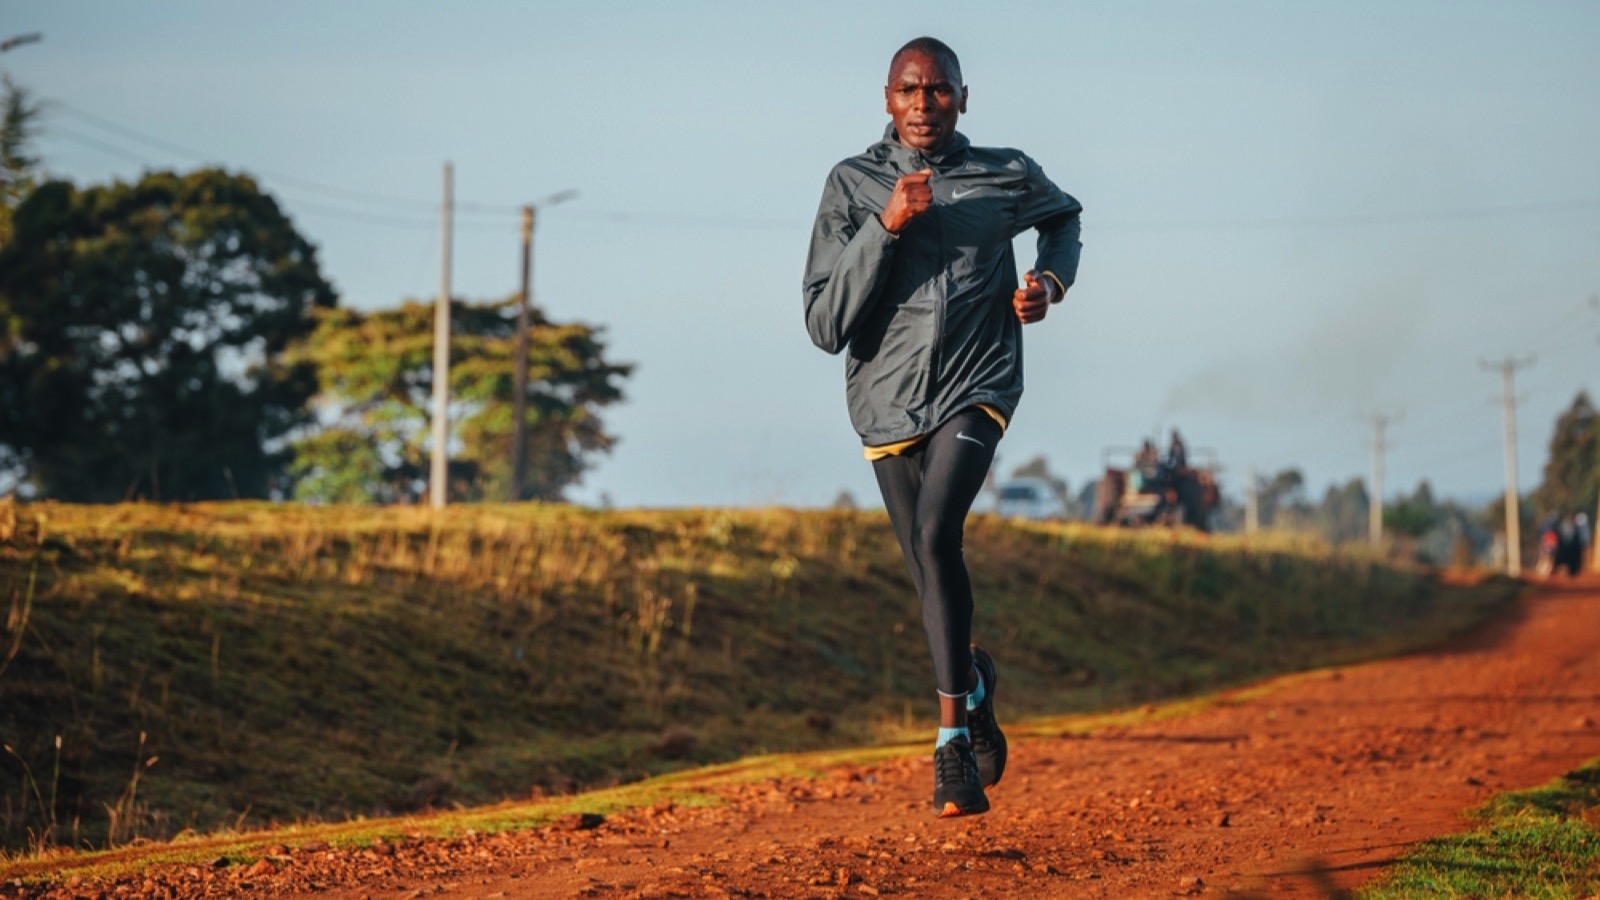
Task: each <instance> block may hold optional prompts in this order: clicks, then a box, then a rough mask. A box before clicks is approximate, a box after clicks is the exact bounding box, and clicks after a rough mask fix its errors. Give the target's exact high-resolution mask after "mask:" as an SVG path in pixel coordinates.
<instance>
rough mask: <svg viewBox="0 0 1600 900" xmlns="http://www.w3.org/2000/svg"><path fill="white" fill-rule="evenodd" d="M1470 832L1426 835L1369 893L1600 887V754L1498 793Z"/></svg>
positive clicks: (1488, 893)
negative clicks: (1547, 778)
mask: <svg viewBox="0 0 1600 900" xmlns="http://www.w3.org/2000/svg"><path fill="white" fill-rule="evenodd" d="M1476 815H1477V818H1478V819H1479V820H1481V824H1480V826H1479V827H1478V828H1477V829H1475V830H1473V831H1471V832H1469V833H1466V834H1460V835H1452V836H1450V837H1443V838H1436V839H1433V840H1429V841H1425V842H1423V843H1422V844H1420V845H1418V846H1417V847H1416V849H1414V850H1413V851H1411V852H1410V853H1408V854H1407V855H1406V857H1405V859H1404V860H1403V861H1402V862H1400V863H1399V864H1398V865H1396V866H1395V867H1394V868H1393V869H1391V870H1390V871H1389V872H1388V873H1387V874H1385V875H1384V876H1383V877H1382V878H1381V879H1379V880H1378V882H1377V883H1375V884H1373V885H1371V886H1369V887H1368V888H1367V889H1365V890H1363V891H1362V892H1361V893H1360V896H1361V897H1363V898H1366V900H1389V898H1395V900H1399V898H1410V897H1462V898H1466V897H1471V898H1490V897H1506V898H1512V897H1516V898H1551V900H1555V898H1582V897H1592V896H1594V895H1596V894H1597V893H1600V829H1597V828H1596V824H1600V760H1596V761H1592V762H1590V763H1588V764H1586V765H1584V766H1582V767H1580V768H1578V769H1576V770H1574V771H1572V772H1569V773H1568V774H1567V775H1565V776H1564V777H1562V778H1559V779H1557V780H1555V781H1553V782H1551V783H1550V784H1547V785H1545V786H1543V787H1539V788H1534V789H1532V790H1528V791H1517V792H1514V793H1508V794H1502V795H1499V796H1497V797H1495V798H1494V799H1493V800H1491V801H1490V802H1489V803H1487V804H1486V805H1485V806H1484V807H1483V808H1482V809H1480V810H1479V811H1478V812H1477V814H1476Z"/></svg>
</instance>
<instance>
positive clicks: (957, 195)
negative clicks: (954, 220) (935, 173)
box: [950, 188, 978, 200]
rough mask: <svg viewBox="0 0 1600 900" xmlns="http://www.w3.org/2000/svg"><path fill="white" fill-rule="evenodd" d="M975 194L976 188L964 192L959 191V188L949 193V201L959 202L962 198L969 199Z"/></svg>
mask: <svg viewBox="0 0 1600 900" xmlns="http://www.w3.org/2000/svg"><path fill="white" fill-rule="evenodd" d="M977 192H978V189H977V188H967V189H966V190H964V191H963V190H961V189H960V188H956V189H955V190H953V191H951V192H950V199H951V200H960V199H961V198H962V197H970V196H972V195H973V194H976V193H977Z"/></svg>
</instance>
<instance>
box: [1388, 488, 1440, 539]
mask: <svg viewBox="0 0 1600 900" xmlns="http://www.w3.org/2000/svg"><path fill="white" fill-rule="evenodd" d="M1442 520H1443V509H1442V508H1441V507H1440V506H1439V504H1438V503H1437V502H1435V500H1434V499H1433V485H1431V484H1429V483H1428V482H1427V480H1426V479H1424V480H1423V481H1422V482H1421V483H1419V484H1418V485H1417V489H1416V491H1415V492H1413V493H1412V494H1411V496H1409V497H1408V496H1405V495H1403V494H1402V495H1401V496H1399V497H1396V498H1395V500H1394V502H1393V503H1387V504H1384V507H1383V527H1384V529H1385V530H1387V531H1392V532H1394V533H1396V534H1402V535H1405V536H1406V537H1412V538H1416V537H1421V536H1422V535H1424V534H1426V533H1427V532H1428V530H1429V529H1431V528H1433V527H1434V526H1435V525H1438V524H1439V523H1440V522H1441V521H1442Z"/></svg>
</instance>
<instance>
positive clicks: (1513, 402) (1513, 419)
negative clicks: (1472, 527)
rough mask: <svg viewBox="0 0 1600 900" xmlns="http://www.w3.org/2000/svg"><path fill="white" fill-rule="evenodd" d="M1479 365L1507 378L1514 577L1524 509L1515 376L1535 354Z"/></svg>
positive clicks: (1509, 565)
mask: <svg viewBox="0 0 1600 900" xmlns="http://www.w3.org/2000/svg"><path fill="white" fill-rule="evenodd" d="M1478 365H1480V366H1482V367H1483V369H1484V370H1485V371H1489V372H1493V371H1494V370H1496V369H1499V370H1500V374H1501V376H1502V377H1503V378H1504V379H1505V391H1504V393H1503V394H1502V397H1501V401H1500V403H1501V407H1502V409H1503V410H1504V411H1505V421H1506V574H1507V575H1511V576H1513V577H1515V576H1517V575H1521V574H1522V510H1521V509H1520V499H1519V496H1518V493H1517V392H1516V388H1515V387H1514V386H1513V381H1512V376H1513V375H1514V374H1515V373H1516V371H1517V370H1518V369H1523V368H1527V367H1528V366H1531V365H1533V357H1531V356H1530V357H1528V358H1526V359H1520V360H1518V359H1512V358H1511V357H1509V356H1508V357H1506V358H1505V360H1504V361H1502V362H1498V363H1491V362H1488V361H1480V362H1479V363H1478Z"/></svg>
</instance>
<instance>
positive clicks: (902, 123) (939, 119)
mask: <svg viewBox="0 0 1600 900" xmlns="http://www.w3.org/2000/svg"><path fill="white" fill-rule="evenodd" d="M883 102H884V110H885V111H886V112H888V113H889V117H890V118H891V119H893V120H894V130H895V133H896V134H898V135H900V143H902V144H904V145H906V146H907V147H913V148H915V149H918V150H937V149H939V148H940V147H942V146H944V145H945V144H946V143H947V142H948V141H949V140H950V139H951V138H952V137H954V136H955V133H956V120H957V119H958V118H960V117H961V114H962V113H964V112H966V111H967V88H966V86H965V85H963V84H962V83H961V62H960V60H958V59H956V53H955V51H954V50H951V49H950V48H949V46H947V45H946V44H945V43H944V42H943V41H940V40H936V39H934V38H931V37H920V38H917V39H916V40H914V41H911V42H909V43H907V44H906V45H905V46H904V47H901V48H900V49H899V51H897V52H896V53H895V55H894V58H893V59H891V60H890V61H889V83H888V84H886V85H884V88H883Z"/></svg>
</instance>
